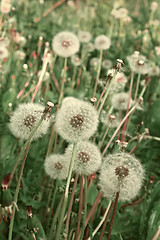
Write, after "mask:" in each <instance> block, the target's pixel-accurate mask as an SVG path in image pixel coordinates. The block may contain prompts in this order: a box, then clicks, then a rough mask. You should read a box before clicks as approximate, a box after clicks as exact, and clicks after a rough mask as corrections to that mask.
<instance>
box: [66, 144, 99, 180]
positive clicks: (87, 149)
mask: <svg viewBox="0 0 160 240" xmlns="http://www.w3.org/2000/svg"><path fill="white" fill-rule="evenodd" d="M72 150H73V144H70V145H69V146H68V148H67V149H66V153H65V155H66V157H67V158H69V159H70V158H71V156H72ZM100 166H101V154H100V151H99V149H98V147H97V146H96V145H95V144H93V143H91V142H88V141H80V142H78V143H77V152H76V156H75V164H74V171H75V172H76V173H78V174H80V175H81V174H85V175H87V176H88V175H90V174H92V173H94V172H96V171H98V169H99V168H100Z"/></svg>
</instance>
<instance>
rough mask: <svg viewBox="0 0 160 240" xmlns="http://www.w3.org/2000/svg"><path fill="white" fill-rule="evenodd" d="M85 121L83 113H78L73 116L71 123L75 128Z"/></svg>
mask: <svg viewBox="0 0 160 240" xmlns="http://www.w3.org/2000/svg"><path fill="white" fill-rule="evenodd" d="M83 122H84V117H83V116H82V115H81V114H77V115H75V116H73V117H72V118H71V121H70V124H71V126H72V127H73V128H79V127H81V126H82V124H83Z"/></svg>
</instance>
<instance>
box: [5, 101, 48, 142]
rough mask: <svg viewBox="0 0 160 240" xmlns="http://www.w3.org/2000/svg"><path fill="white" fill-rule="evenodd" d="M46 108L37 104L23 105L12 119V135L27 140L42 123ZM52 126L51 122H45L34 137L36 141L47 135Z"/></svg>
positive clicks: (10, 126)
mask: <svg viewBox="0 0 160 240" xmlns="http://www.w3.org/2000/svg"><path fill="white" fill-rule="evenodd" d="M44 109H45V108H44V106H42V105H40V104H37V103H23V104H20V105H19V107H18V108H17V109H16V110H15V111H14V112H13V115H12V116H11V119H10V124H9V128H10V130H11V132H12V134H13V135H14V136H15V137H17V138H20V139H24V140H27V139H28V137H29V135H30V133H31V131H32V129H33V128H34V127H35V125H36V124H37V123H38V122H39V121H40V119H41V117H42V115H43V112H44ZM49 125H50V121H49V120H43V121H42V123H41V125H40V127H39V128H38V130H37V131H36V133H35V134H34V136H33V137H32V140H35V139H37V138H39V137H41V136H42V135H43V134H46V133H47V130H48V127H49Z"/></svg>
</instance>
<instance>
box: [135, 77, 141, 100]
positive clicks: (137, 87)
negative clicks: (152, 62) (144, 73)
mask: <svg viewBox="0 0 160 240" xmlns="http://www.w3.org/2000/svg"><path fill="white" fill-rule="evenodd" d="M140 78H141V74H140V73H139V74H138V78H137V84H136V91H135V95H134V101H136V100H137V95H138V89H139V83H140Z"/></svg>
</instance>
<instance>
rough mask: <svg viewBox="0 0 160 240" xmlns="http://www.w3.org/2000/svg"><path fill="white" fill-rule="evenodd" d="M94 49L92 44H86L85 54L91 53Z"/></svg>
mask: <svg viewBox="0 0 160 240" xmlns="http://www.w3.org/2000/svg"><path fill="white" fill-rule="evenodd" d="M94 49H95V46H94V44H93V43H91V42H89V43H88V44H87V48H86V50H87V52H93V51H94Z"/></svg>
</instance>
